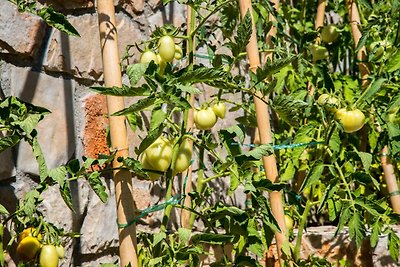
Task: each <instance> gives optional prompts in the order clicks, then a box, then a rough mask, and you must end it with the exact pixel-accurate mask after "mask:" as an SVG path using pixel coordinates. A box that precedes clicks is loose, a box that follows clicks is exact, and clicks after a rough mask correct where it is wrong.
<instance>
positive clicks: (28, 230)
mask: <svg viewBox="0 0 400 267" xmlns="http://www.w3.org/2000/svg"><path fill="white" fill-rule="evenodd" d="M27 236H33V237H36V238H37V239H38V240H42V238H43V237H42V234H41V233H39V232H38V231H36V229H35V228H34V227H29V228H26V229H24V230H23V231H22V233H21V234H19V236H18V243H19V242H21V240H22V239H24V238H25V237H27Z"/></svg>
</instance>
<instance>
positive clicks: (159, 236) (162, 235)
mask: <svg viewBox="0 0 400 267" xmlns="http://www.w3.org/2000/svg"><path fill="white" fill-rule="evenodd" d="M165 238H167V235H166V234H165V233H164V232H160V233H156V234H154V239H153V247H155V246H156V245H158V244H159V243H160V242H161V241H163V240H164V239H165Z"/></svg>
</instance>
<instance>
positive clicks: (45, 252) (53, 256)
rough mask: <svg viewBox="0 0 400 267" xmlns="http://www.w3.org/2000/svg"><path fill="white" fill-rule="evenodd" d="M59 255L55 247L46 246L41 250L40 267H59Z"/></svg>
mask: <svg viewBox="0 0 400 267" xmlns="http://www.w3.org/2000/svg"><path fill="white" fill-rule="evenodd" d="M58 260H59V259H58V253H57V250H56V247H55V246H53V245H44V246H43V247H42V249H41V250H40V255H39V263H40V267H57V266H58Z"/></svg>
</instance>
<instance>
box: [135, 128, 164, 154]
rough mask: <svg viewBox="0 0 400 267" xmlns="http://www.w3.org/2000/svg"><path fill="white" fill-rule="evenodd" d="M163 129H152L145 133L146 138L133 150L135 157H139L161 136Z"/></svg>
mask: <svg viewBox="0 0 400 267" xmlns="http://www.w3.org/2000/svg"><path fill="white" fill-rule="evenodd" d="M162 132H163V127H159V128H156V129H153V130H152V131H150V132H148V133H147V136H146V137H145V138H144V139H143V141H142V142H141V143H140V145H139V148H137V149H135V152H136V154H137V155H140V154H141V153H142V152H143V151H144V150H145V149H146V148H148V147H149V146H150V145H151V144H152V143H154V141H156V139H157V138H158V137H159V136H160V135H161V134H162Z"/></svg>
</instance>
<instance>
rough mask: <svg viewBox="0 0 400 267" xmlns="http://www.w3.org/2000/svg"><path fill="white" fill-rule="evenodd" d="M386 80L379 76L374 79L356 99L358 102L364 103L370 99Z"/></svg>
mask: <svg viewBox="0 0 400 267" xmlns="http://www.w3.org/2000/svg"><path fill="white" fill-rule="evenodd" d="M385 81H386V79H385V78H379V79H378V80H375V81H374V82H373V83H371V85H370V86H368V88H367V89H366V91H365V92H364V93H363V95H362V96H361V97H360V98H359V99H358V100H357V102H359V103H366V102H369V101H370V100H371V98H372V97H373V96H374V95H375V94H376V93H377V92H379V90H380V89H381V87H382V85H383V83H384V82H385Z"/></svg>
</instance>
